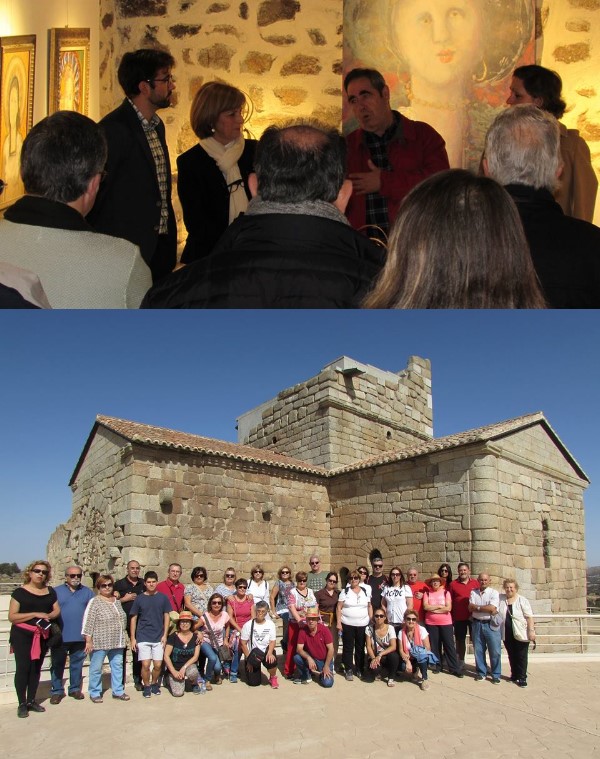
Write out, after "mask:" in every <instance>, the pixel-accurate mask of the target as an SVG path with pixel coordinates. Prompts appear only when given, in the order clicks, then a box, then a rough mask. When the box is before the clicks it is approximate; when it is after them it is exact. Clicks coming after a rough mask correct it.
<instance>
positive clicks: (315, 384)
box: [237, 356, 433, 469]
mask: <svg viewBox="0 0 600 759" xmlns="http://www.w3.org/2000/svg"><path fill="white" fill-rule="evenodd" d="M237 423H238V442H239V443H243V444H246V445H252V446H254V447H256V448H269V449H271V450H276V451H278V452H279V453H284V454H286V455H288V456H294V457H295V458H298V459H301V460H303V461H307V462H310V463H312V464H316V465H318V466H322V467H324V468H326V469H333V468H335V467H339V466H344V465H347V464H351V463H352V462H354V461H357V460H359V459H366V458H368V457H369V456H375V455H377V454H380V453H384V452H386V451H392V450H398V449H399V448H403V447H404V446H408V445H414V444H415V443H419V442H424V441H429V440H431V438H432V437H433V407H432V400H431V365H430V362H429V361H428V360H427V359H423V358H419V357H418V356H411V357H410V358H409V360H408V366H407V368H406V369H405V370H403V371H401V372H398V373H397V374H395V373H393V372H386V371H383V370H382V369H377V368H376V367H374V366H370V365H369V364H362V363H360V362H359V361H355V360H354V359H351V358H348V357H347V356H342V357H341V358H338V359H337V360H335V361H332V362H331V363H330V364H327V366H325V367H324V368H323V369H322V370H321V371H320V372H319V374H317V376H316V377H312V378H311V379H309V380H306V382H301V383H300V384H298V385H294V387H291V388H288V389H287V390H283V391H282V392H281V393H279V394H278V395H277V397H276V398H274V399H272V400H270V401H267V402H266V403H263V404H262V405H260V406H258V407H256V408H254V409H252V410H251V411H248V412H247V413H245V414H243V415H242V416H240V417H239V418H238V420H237Z"/></svg>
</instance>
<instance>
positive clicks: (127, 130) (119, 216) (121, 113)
mask: <svg viewBox="0 0 600 759" xmlns="http://www.w3.org/2000/svg"><path fill="white" fill-rule="evenodd" d="M100 126H101V127H102V129H103V131H104V134H105V136H106V141H107V142H108V160H107V162H106V171H107V175H106V178H105V180H104V182H103V183H102V184H101V185H100V190H99V192H98V196H97V197H96V202H95V203H94V207H93V208H92V210H91V211H90V212H89V214H88V215H87V220H88V221H89V223H90V224H91V225H92V226H93V227H94V229H96V230H97V231H98V232H104V234H107V235H113V237H122V238H124V239H125V240H129V241H130V242H133V243H135V244H136V245H137V246H138V247H139V249H140V253H141V254H142V258H143V259H144V261H145V262H146V263H147V264H148V266H149V267H150V269H151V270H152V278H153V280H154V281H155V282H156V281H157V280H158V279H160V278H161V277H163V276H164V275H165V274H168V273H169V272H170V271H172V270H173V267H174V266H175V262H176V259H177V227H176V224H175V214H174V212H173V206H172V205H171V165H170V162H169V150H168V148H167V143H166V140H165V125H164V124H163V123H162V121H161V122H160V124H159V125H158V127H157V129H156V131H157V134H158V137H159V139H160V142H161V144H162V147H163V150H164V153H165V159H166V164H167V186H168V192H167V198H168V211H169V221H168V239H167V245H166V249H163V250H161V255H160V256H156V255H155V253H156V250H157V243H158V229H159V223H160V189H159V186H158V178H157V176H156V164H155V163H154V158H153V157H152V153H151V151H150V146H149V145H148V140H147V138H146V135H145V134H144V129H143V127H142V124H141V122H140V120H139V118H138V116H137V114H136V112H135V111H134V110H133V107H132V106H131V103H130V102H129V101H128V100H127V99H125V100H124V101H123V102H122V103H121V105H120V106H119V107H118V108H116V109H115V110H114V111H111V113H109V114H107V115H106V116H105V117H104V118H103V119H102V121H100Z"/></svg>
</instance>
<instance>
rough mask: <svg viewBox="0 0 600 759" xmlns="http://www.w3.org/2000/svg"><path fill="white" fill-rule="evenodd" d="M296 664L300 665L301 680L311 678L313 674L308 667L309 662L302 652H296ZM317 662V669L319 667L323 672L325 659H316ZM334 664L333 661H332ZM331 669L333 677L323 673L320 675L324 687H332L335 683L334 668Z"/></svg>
mask: <svg viewBox="0 0 600 759" xmlns="http://www.w3.org/2000/svg"><path fill="white" fill-rule="evenodd" d="M313 658H314V657H313ZM294 664H295V665H296V666H297V667H298V672H299V673H300V679H301V680H310V679H311V677H312V674H311V671H310V670H309V668H308V662H307V661H306V659H305V658H304V657H302V656H300V654H295V655H294ZM315 664H316V665H317V669H319V671H320V672H323V667H324V666H325V661H324V660H323V659H315ZM332 665H333V662H332ZM331 671H332V675H331V677H325V676H324V675H323V674H321V675H320V676H319V682H320V683H321V685H322V686H323V687H324V688H331V686H332V685H333V669H332V670H331Z"/></svg>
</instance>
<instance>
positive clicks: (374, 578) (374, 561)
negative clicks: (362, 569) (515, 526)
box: [367, 554, 388, 609]
mask: <svg viewBox="0 0 600 759" xmlns="http://www.w3.org/2000/svg"><path fill="white" fill-rule="evenodd" d="M371 566H372V567H373V573H372V574H370V575H369V579H368V580H367V585H369V586H370V587H371V591H372V592H371V604H372V606H373V609H380V608H381V594H382V592H383V589H384V588H385V587H386V585H387V584H388V578H387V577H386V576H385V575H384V574H383V559H382V558H381V554H379V555H375V556H373V557H372V558H371Z"/></svg>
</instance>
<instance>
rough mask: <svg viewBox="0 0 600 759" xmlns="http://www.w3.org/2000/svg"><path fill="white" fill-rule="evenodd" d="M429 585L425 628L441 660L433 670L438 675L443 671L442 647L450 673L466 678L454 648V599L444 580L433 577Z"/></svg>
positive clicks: (436, 575)
mask: <svg viewBox="0 0 600 759" xmlns="http://www.w3.org/2000/svg"><path fill="white" fill-rule="evenodd" d="M427 584H428V585H429V587H430V588H431V589H430V590H426V591H425V595H424V597H423V608H424V609H425V627H426V628H427V631H428V632H429V638H430V642H431V650H432V651H433V653H434V654H435V655H436V656H437V657H438V659H439V660H440V665H439V666H435V667H433V668H432V670H431V671H432V672H433V673H434V674H436V673H437V672H439V671H440V669H441V661H442V647H443V649H444V653H445V655H446V661H447V663H448V667H449V668H450V672H451V673H452V674H453V675H454V676H455V677H464V675H463V673H462V672H461V670H460V666H459V664H458V658H457V656H456V648H455V647H454V627H453V626H452V615H451V614H450V612H451V611H452V598H451V597H450V593H449V591H447V590H446V589H445V588H442V578H441V577H440V576H439V575H438V574H435V575H432V576H431V577H430V578H429V580H428V581H427Z"/></svg>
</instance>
